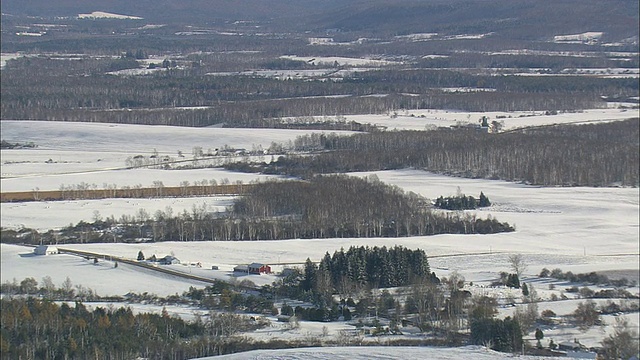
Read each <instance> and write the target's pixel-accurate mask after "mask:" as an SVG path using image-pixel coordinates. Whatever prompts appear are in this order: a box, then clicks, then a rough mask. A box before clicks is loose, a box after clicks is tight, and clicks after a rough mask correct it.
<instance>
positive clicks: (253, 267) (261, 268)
mask: <svg viewBox="0 0 640 360" xmlns="http://www.w3.org/2000/svg"><path fill="white" fill-rule="evenodd" d="M248 268H249V274H257V275H260V274H270V273H271V267H270V266H269V265H265V264H261V263H252V264H249V266H248Z"/></svg>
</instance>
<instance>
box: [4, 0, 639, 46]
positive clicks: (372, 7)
mask: <svg viewBox="0 0 640 360" xmlns="http://www.w3.org/2000/svg"><path fill="white" fill-rule="evenodd" d="M92 11H106V12H114V13H121V14H126V15H135V16H139V17H143V18H145V19H146V20H148V21H163V22H169V23H171V22H178V23H185V22H202V21H206V22H211V21H221V20H222V21H224V20H226V21H232V22H233V21H237V20H247V21H262V22H265V21H268V22H270V23H271V24H272V25H273V26H276V27H278V28H282V29H285V28H286V29H288V30H291V31H294V30H298V31H299V30H322V31H324V30H330V31H338V32H352V31H356V32H358V31H363V32H367V33H371V32H374V33H381V34H398V35H402V34H406V33H414V32H440V33H457V34H460V33H487V32H495V33H497V34H498V35H501V36H505V37H514V38H519V39H540V38H547V37H549V36H553V35H561V34H576V33H582V32H587V31H601V32H604V33H605V34H604V37H605V39H606V37H607V36H609V37H610V39H612V40H613V39H615V40H621V39H626V38H629V37H634V36H638V11H639V6H638V1H636V0H608V1H600V0H563V1H539V0H521V1H512V0H464V1H463V0H396V1H383V0H369V1H363V0H321V1H311V0H236V1H227V0H184V1H176V0H156V1H151V0H139V1H125V0H112V1H108V2H105V1H100V0H85V1H75V0H56V1H47V0H30V1H22V0H4V1H2V13H3V14H12V15H35V16H51V17H53V16H73V15H77V14H79V13H88V12H92Z"/></svg>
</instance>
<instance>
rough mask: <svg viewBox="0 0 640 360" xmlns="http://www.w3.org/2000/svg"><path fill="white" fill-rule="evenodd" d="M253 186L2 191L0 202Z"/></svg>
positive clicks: (225, 191) (236, 191)
mask: <svg viewBox="0 0 640 360" xmlns="http://www.w3.org/2000/svg"><path fill="white" fill-rule="evenodd" d="M253 186H254V185H251V184H249V185H247V184H243V185H238V184H229V185H215V186H175V187H169V186H167V187H162V188H130V189H92V190H64V191H61V190H50V191H22V192H3V193H0V202H25V201H61V200H87V199H110V198H160V197H181V196H208V195H241V194H244V193H246V192H247V191H248V190H249V189H250V188H251V187H253Z"/></svg>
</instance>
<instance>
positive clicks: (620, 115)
mask: <svg viewBox="0 0 640 360" xmlns="http://www.w3.org/2000/svg"><path fill="white" fill-rule="evenodd" d="M396 115H397V116H393V117H392V116H390V115H347V116H346V118H347V120H349V121H357V122H359V123H365V124H366V123H371V124H375V125H379V126H386V127H387V129H389V130H392V129H398V130H401V129H410V130H424V129H425V128H430V127H434V126H435V127H441V126H442V127H447V126H451V125H456V124H457V123H463V124H464V123H473V124H478V120H479V119H480V118H481V117H482V116H487V117H489V121H490V122H491V121H493V120H497V121H499V122H504V128H503V129H504V130H511V129H515V128H521V127H526V126H541V125H551V124H565V123H575V122H603V121H615V120H624V119H629V118H637V117H640V110H639V109H638V108H636V109H617V108H610V109H593V110H585V111H583V112H575V113H559V114H557V115H545V114H544V112H541V111H537V112H532V111H520V112H510V113H507V112H463V111H453V110H451V111H447V110H407V111H402V112H398V113H397V114H396Z"/></svg>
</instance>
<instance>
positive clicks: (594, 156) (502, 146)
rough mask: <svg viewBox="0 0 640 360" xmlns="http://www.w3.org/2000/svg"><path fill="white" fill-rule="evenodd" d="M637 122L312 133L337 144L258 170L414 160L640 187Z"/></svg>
mask: <svg viewBox="0 0 640 360" xmlns="http://www.w3.org/2000/svg"><path fill="white" fill-rule="evenodd" d="M639 125H640V122H639V121H638V119H637V118H636V119H630V120H626V121H617V122H610V123H603V124H589V125H580V126H576V125H565V126H554V127H545V128H537V129H528V130H523V131H514V132H508V133H502V134H498V135H494V134H485V133H481V132H479V131H476V130H449V129H440V130H436V131H385V132H374V133H368V134H356V135H353V136H350V137H320V138H317V139H314V140H315V141H319V142H320V143H321V146H323V147H324V148H325V149H327V150H333V151H330V152H325V153H321V154H317V155H315V156H297V157H296V156H289V157H281V158H279V159H278V161H276V162H273V163H271V164H268V165H262V166H260V167H259V170H261V171H262V172H265V173H271V174H289V175H295V176H301V177H311V176H313V175H314V174H322V173H334V172H352V171H373V170H388V169H401V168H407V167H415V168H422V169H426V170H429V171H434V172H440V173H447V174H453V175H460V176H464V177H481V178H491V179H504V180H510V181H522V182H527V183H531V184H539V185H552V186H553V185H569V186H611V185H616V184H619V185H626V186H638V182H639V179H640V177H639V174H638V172H639V169H638V163H639V161H640V155H639V154H640V151H639V149H638V146H639V145H638V137H639V136H640V127H639ZM236 167H237V166H236ZM236 167H234V166H233V165H230V166H229V168H236Z"/></svg>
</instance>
